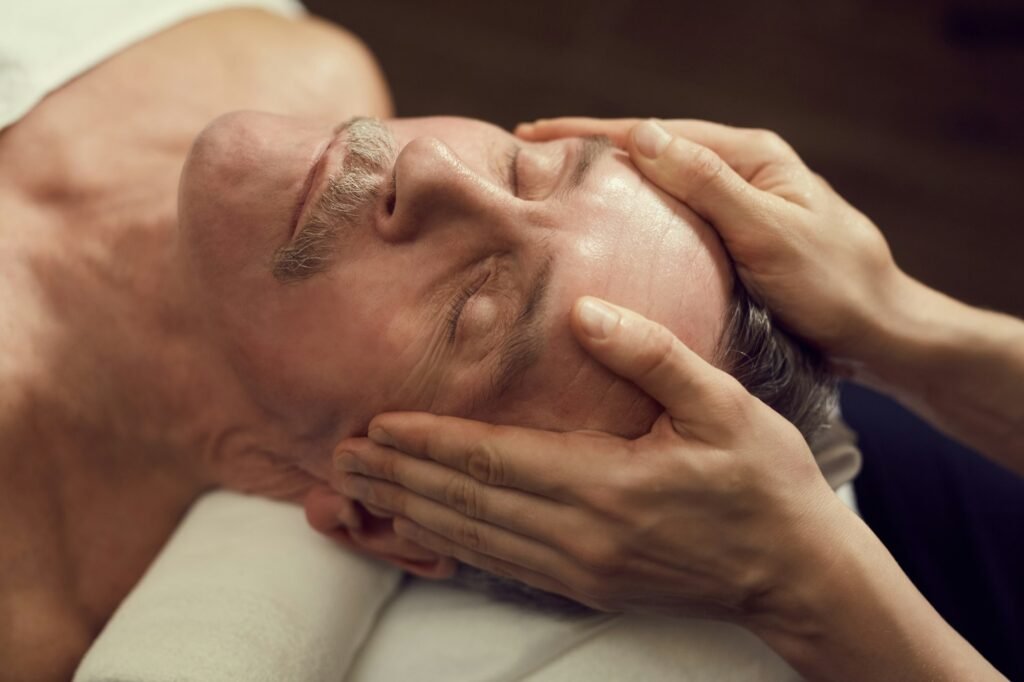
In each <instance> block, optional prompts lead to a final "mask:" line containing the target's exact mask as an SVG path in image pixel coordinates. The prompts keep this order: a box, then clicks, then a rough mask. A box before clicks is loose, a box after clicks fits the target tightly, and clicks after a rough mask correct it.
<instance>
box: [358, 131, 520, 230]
mask: <svg viewBox="0 0 1024 682" xmlns="http://www.w3.org/2000/svg"><path fill="white" fill-rule="evenodd" d="M394 190H395V194H394V196H393V197H389V199H388V206H389V210H388V211H387V215H386V216H385V217H384V219H383V220H380V221H378V223H377V229H378V230H379V232H380V235H381V237H382V238H383V239H385V240H386V241H389V242H402V241H408V240H413V239H417V238H420V237H422V236H424V235H425V234H426V233H427V232H433V231H438V230H449V231H458V230H464V229H466V228H467V227H470V226H472V227H474V229H481V226H487V225H496V224H497V223H496V222H495V221H494V218H495V217H496V215H497V213H496V212H499V211H501V210H502V207H503V204H504V203H507V202H508V201H509V200H510V197H509V196H507V193H505V192H504V191H503V190H501V189H500V188H498V187H496V186H495V185H493V184H491V183H490V182H489V181H488V180H487V179H486V178H485V177H483V176H481V175H480V174H478V173H477V172H475V171H474V170H473V169H471V168H470V167H469V166H467V165H466V164H465V163H464V162H463V161H462V160H461V159H460V158H459V157H458V156H457V155H456V154H455V152H453V151H452V149H451V148H450V147H448V146H447V145H446V144H445V143H443V142H441V141H440V140H438V139H437V138H433V137H421V138H417V139H414V140H412V141H411V142H409V143H408V144H406V145H405V148H404V149H402V151H401V153H400V154H399V155H398V158H397V159H396V161H395V187H394ZM506 208H507V207H506ZM474 218H477V219H483V218H490V219H489V220H483V221H479V222H478V221H476V220H474Z"/></svg>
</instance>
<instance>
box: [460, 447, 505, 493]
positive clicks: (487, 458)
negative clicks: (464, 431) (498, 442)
mask: <svg viewBox="0 0 1024 682" xmlns="http://www.w3.org/2000/svg"><path fill="white" fill-rule="evenodd" d="M466 473H468V474H469V475H470V476H472V477H473V478H475V479H476V480H478V481H482V482H484V483H486V484H488V485H501V484H502V478H503V475H504V474H503V467H502V463H501V456H500V455H499V454H498V451H497V449H496V448H495V447H494V444H493V441H492V440H491V439H490V438H484V439H481V440H480V441H478V442H477V443H476V444H474V445H473V447H471V448H470V449H469V452H468V453H467V455H466Z"/></svg>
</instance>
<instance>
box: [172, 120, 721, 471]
mask: <svg viewBox="0 0 1024 682" xmlns="http://www.w3.org/2000/svg"><path fill="white" fill-rule="evenodd" d="M337 128H341V127H340V126H339V127H333V126H331V125H329V124H327V125H323V124H320V123H317V122H307V121H302V120H299V119H292V118H283V117H277V116H271V115H264V114H255V113H237V114H231V115H228V116H225V117H221V118H219V119H217V120H216V121H214V122H213V123H212V124H211V125H210V126H209V127H208V128H207V129H206V130H205V131H204V132H203V133H202V134H201V135H200V136H199V137H198V138H197V140H196V142H195V145H194V146H193V149H192V152H191V154H190V156H189V158H188V161H187V162H186V165H185V169H184V172H183V175H182V180H181V188H180V223H181V230H182V241H181V250H182V256H183V261H182V262H183V265H184V267H185V268H186V275H187V276H188V277H189V279H190V280H191V281H192V282H193V283H194V292H195V298H196V300H197V303H198V305H199V306H201V307H202V308H203V310H204V312H205V313H206V314H207V318H208V320H209V321H210V328H211V329H212V330H213V332H212V333H213V336H214V342H215V343H216V344H217V345H218V346H219V347H220V348H221V349H222V350H223V352H224V353H225V356H226V357H227V358H228V360H229V361H230V362H231V363H232V364H233V365H234V367H235V369H236V371H237V372H238V374H239V376H240V377H241V378H242V381H243V382H244V383H245V384H246V386H247V388H248V390H249V393H250V394H251V395H252V396H253V398H254V399H255V400H256V401H257V402H258V403H259V405H260V406H261V407H263V408H264V409H266V410H267V411H268V412H269V413H270V414H272V415H275V416H276V417H278V418H280V419H281V420H282V423H283V424H284V425H285V426H286V427H287V429H288V430H289V432H290V433H293V434H294V436H295V438H296V439H297V440H298V441H306V442H307V443H308V444H309V445H310V446H313V445H323V444H324V443H330V442H334V441H336V440H338V439H340V438H343V437H345V436H349V435H355V434H358V433H361V432H363V431H364V430H365V427H366V425H367V423H368V422H369V420H370V419H371V418H372V417H373V416H374V415H375V414H377V413H379V412H382V411H388V410H393V409H417V410H427V411H431V412H437V413H444V414H454V415H460V416H468V417H473V418H478V419H486V420H490V421H496V422H500V423H506V424H519V425H526V426H534V427H538V428H549V429H556V430H564V429H580V428H594V429H601V430H604V431H611V432H619V433H622V434H624V435H633V434H636V433H637V432H638V431H639V430H641V429H644V428H646V427H647V426H648V425H649V424H650V421H651V419H653V416H654V414H655V406H654V405H653V404H652V403H651V402H650V401H649V400H648V399H646V398H645V397H643V396H642V395H641V394H640V393H639V392H638V391H637V390H636V389H635V388H634V387H632V386H631V385H629V384H628V383H626V382H623V381H621V380H617V379H616V378H615V377H613V376H612V375H611V374H609V373H608V372H606V371H605V370H603V369H602V368H601V367H599V366H598V365H597V364H596V363H595V362H594V361H592V360H590V359H588V358H587V356H586V355H585V353H584V352H583V351H582V350H581V349H580V348H579V346H578V345H577V344H576V343H575V341H574V340H573V338H572V336H571V332H570V330H569V325H568V319H569V317H568V315H569V311H570V308H571V306H572V304H573V302H574V301H575V300H576V298H577V297H579V296H581V295H584V294H592V295H595V296H599V297H602V298H605V299H607V300H609V301H612V302H614V303H618V304H621V305H624V306H627V307H630V308H632V309H634V310H636V311H638V312H640V313H642V314H644V315H646V316H648V317H650V318H652V319H654V320H657V321H659V322H661V323H662V324H665V325H666V326H668V327H669V328H670V329H671V330H672V331H674V332H675V333H676V334H677V335H678V336H679V337H680V338H681V339H682V340H683V341H685V342H686V343H687V344H688V345H689V346H690V347H691V348H693V349H694V350H695V351H697V352H698V353H700V354H701V355H702V356H704V357H705V358H709V357H710V356H711V355H712V354H713V352H714V349H715V346H716V343H717V340H718V338H719V336H720V334H721V330H722V326H723V313H724V310H725V307H726V303H727V299H728V296H729V293H730V284H729V283H730V281H731V274H730V268H729V265H728V263H727V260H726V258H725V255H724V251H723V249H722V247H721V245H720V244H719V243H718V241H717V239H716V238H715V237H714V236H713V232H712V231H711V229H710V228H709V227H708V226H707V225H706V224H705V223H703V222H702V221H701V220H700V219H699V218H697V217H696V216H695V215H694V214H693V213H692V212H691V211H689V210H688V209H687V208H686V207H685V206H683V205H682V204H680V203H679V202H677V201H675V200H673V199H671V198H670V197H668V196H667V195H665V194H664V193H662V192H660V191H659V190H657V189H656V188H654V186H653V185H651V184H650V183H648V182H647V181H646V180H644V179H643V178H642V177H641V176H640V175H639V173H638V172H637V170H636V169H635V167H634V166H633V165H632V164H631V163H630V161H629V158H628V156H627V155H626V154H625V153H624V152H622V151H620V150H617V149H613V148H611V147H609V146H608V145H607V144H606V143H603V142H602V141H600V140H592V139H591V140H582V139H579V138H577V139H567V140H559V141H555V142H550V143H543V144H530V143H524V142H522V141H519V140H517V139H516V138H515V137H513V136H511V135H510V134H508V133H507V132H505V131H503V130H501V129H499V128H496V127H494V126H491V125H489V124H486V123H482V122H480V121H474V120H467V119H456V118H427V119H404V120H403V119H399V120H392V121H387V122H385V123H384V124H383V126H380V125H379V124H376V123H375V122H365V121H363V122H357V123H355V124H354V125H349V126H347V127H344V130H340V132H337V134H336V132H335V131H336V130H337ZM389 148H390V151H389ZM300 207H301V208H300ZM298 449H299V450H301V448H298ZM310 451H312V448H311V450H310ZM307 464H309V465H310V466H314V464H313V463H307ZM314 468H315V466H314Z"/></svg>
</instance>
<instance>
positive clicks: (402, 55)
mask: <svg viewBox="0 0 1024 682" xmlns="http://www.w3.org/2000/svg"><path fill="white" fill-rule="evenodd" d="M307 6H308V7H309V8H310V9H311V10H313V11H314V12H315V13H317V14H321V15H323V16H326V17H329V18H330V19H332V20H334V21H335V22H337V23H339V24H341V25H343V26H346V27H348V28H349V29H350V30H352V31H353V32H355V33H356V34H357V35H359V36H360V37H362V38H363V39H364V40H365V41H366V42H367V43H368V44H369V45H370V47H371V48H372V49H373V50H374V51H375V52H376V54H377V56H378V58H379V60H380V62H381V64H382V66H383V68H384V71H385V73H386V74H387V76H388V78H389V79H390V81H391V85H392V88H393V90H394V93H395V98H396V105H397V108H398V112H399V114H400V115H403V116H414V115H425V114H459V115H465V116H474V117H478V118H482V119H486V120H490V121H493V122H495V123H498V124H500V125H503V126H508V127H511V126H512V125H514V124H515V123H516V122H518V121H523V120H531V119H534V118H537V117H547V116H553V115H560V114H586V115H593V116H627V115H630V116H633V115H640V116H659V117H665V118H668V117H699V118H707V119H711V120H715V121H722V122H725V123H730V124H734V125H742V126H753V127H762V128H770V129H773V130H776V131H778V132H779V133H781V134H782V135H783V137H785V138H786V139H787V140H789V141H790V142H791V143H792V144H793V146H794V147H796V149H797V151H798V152H800V154H801V155H802V156H803V157H804V159H805V160H806V161H807V163H808V164H809V165H810V166H812V167H813V168H814V169H816V170H818V171H819V172H820V173H821V174H822V175H824V176H825V177H826V178H828V179H829V180H830V181H831V182H832V184H833V185H834V186H835V187H836V188H837V189H838V190H839V192H840V193H841V194H843V195H844V196H846V197H847V198H848V199H849V200H850V201H851V202H852V203H853V204H854V205H855V206H857V207H858V208H860V209H861V210H863V211H864V212H865V213H867V214H868V215H869V216H871V217H872V218H873V219H874V220H875V222H876V223H878V225H879V226H880V227H881V228H882V229H883V230H884V231H885V233H886V235H887V237H888V239H889V242H890V244H891V245H892V248H893V251H894V252H895V254H896V259H897V261H898V262H899V263H900V264H901V265H902V266H903V267H904V269H906V270H907V271H908V272H910V273H912V274H914V275H915V276H917V277H919V278H921V279H923V280H924V281H926V282H928V283H929V284H931V285H933V286H936V287H938V288H940V289H943V290H944V291H947V292H949V293H951V294H953V295H955V296H957V297H960V298H963V299H965V300H968V301H970V302H972V303H975V304H980V305H985V306H990V307H995V308H999V309H1002V310H1007V311H1011V312H1014V313H1016V314H1018V315H1022V314H1024V275H1022V272H1024V268H1022V265H1021V262H1020V261H1021V257H1022V255H1024V225H1022V221H1021V213H1022V211H1024V130H1022V126H1024V3H1021V2H1019V1H1011V0H985V1H984V2H981V3H979V2H959V3H958V2H925V1H923V0H908V1H904V2H881V1H879V0H875V1H874V2H857V1H855V0H813V1H812V0H800V1H796V0H793V1H789V2H771V3H769V2H763V1H755V0H716V1H714V2H699V3H698V2H690V3H686V2H677V3H667V2H666V3H662V2H654V1H653V0H608V1H606V2H600V3H597V2H595V3H580V2H568V1H564V0H563V1H559V0H549V1H547V2H542V1H540V0H521V1H520V2H516V3H500V2H467V1H464V0H433V1H429V2H424V1H417V0H371V1H369V2H362V3H359V2H332V1H330V0H308V2H307Z"/></svg>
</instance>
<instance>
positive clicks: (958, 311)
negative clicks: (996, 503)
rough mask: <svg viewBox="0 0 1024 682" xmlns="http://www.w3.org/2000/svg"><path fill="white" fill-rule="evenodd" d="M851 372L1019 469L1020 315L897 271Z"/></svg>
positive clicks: (1023, 380)
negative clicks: (889, 298) (886, 306)
mask: <svg viewBox="0 0 1024 682" xmlns="http://www.w3.org/2000/svg"><path fill="white" fill-rule="evenodd" d="M894 299H895V300H894V305H893V310H892V311H891V312H889V313H886V314H885V315H884V316H881V317H880V319H879V321H878V323H877V329H876V330H875V332H874V334H875V337H876V338H877V339H878V342H877V343H876V344H870V345H868V346H867V347H865V348H864V349H863V353H862V355H861V357H860V358H858V359H857V360H858V361H857V362H856V363H854V364H853V378H854V379H855V380H857V381H860V382H862V383H865V384H868V385H871V386H874V387H876V388H879V389H880V390H883V391H885V392H886V393H889V394H890V395H892V396H894V397H895V398H896V399H898V400H899V401H900V402H902V403H903V404H904V405H906V406H907V407H909V408H910V409H912V410H914V411H915V412H917V413H918V414H919V415H921V416H922V417H924V418H925V419H927V420H928V421H929V422H931V423H932V424H933V425H935V426H936V427H937V428H939V429H941V430H943V431H945V432H946V433H948V434H949V435H951V436H952V437H954V438H956V439H957V440H960V441H961V442H963V443H965V444H967V445H969V446H971V447H973V448H974V449H976V450H978V451H980V452H982V453H984V454H985V455H987V456H989V457H990V458H992V459H993V460H995V461H997V462H999V463H1001V464H1003V465H1004V466H1006V467H1007V468H1010V469H1012V470H1014V471H1016V472H1017V473H1018V474H1021V475H1024V322H1022V321H1021V320H1019V319H1016V318H1014V317H1012V316H1009V315H1003V314H1000V313H994V312H990V311H985V310H980V309H978V308H972V307H971V306H968V305H965V304H963V303H960V302H959V301H956V300H954V299H951V298H949V297H948V296H945V295H943V294H941V293H939V292H937V291H934V290H933V289H929V288H928V287H926V286H924V285H923V284H921V283H920V282H917V281H915V280H913V279H911V278H909V277H905V276H903V277H902V280H901V286H900V292H899V295H898V296H895V297H894Z"/></svg>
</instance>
